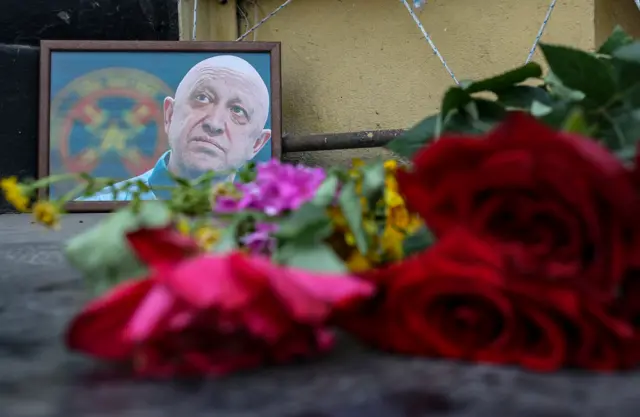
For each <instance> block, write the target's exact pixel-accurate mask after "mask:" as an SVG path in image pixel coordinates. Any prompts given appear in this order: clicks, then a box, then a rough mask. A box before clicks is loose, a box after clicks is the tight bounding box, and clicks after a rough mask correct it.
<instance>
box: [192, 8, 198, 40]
mask: <svg viewBox="0 0 640 417" xmlns="http://www.w3.org/2000/svg"><path fill="white" fill-rule="evenodd" d="M197 27H198V0H193V32H191V40H192V41H195V40H196V28H197Z"/></svg>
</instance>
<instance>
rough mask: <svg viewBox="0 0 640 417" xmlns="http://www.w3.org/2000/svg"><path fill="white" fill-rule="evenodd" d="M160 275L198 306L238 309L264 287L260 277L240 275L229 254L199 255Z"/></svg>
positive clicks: (176, 291)
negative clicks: (248, 281) (234, 269)
mask: <svg viewBox="0 0 640 417" xmlns="http://www.w3.org/2000/svg"><path fill="white" fill-rule="evenodd" d="M255 278H256V279H258V278H260V276H256V277H255ZM158 279H159V280H160V282H162V283H163V284H165V285H166V286H167V287H168V288H169V289H170V291H171V292H172V293H173V294H174V295H175V296H176V297H178V298H180V299H182V300H184V301H185V302H186V303H188V304H189V305H191V306H192V307H194V308H197V309H206V308H211V307H214V306H216V307H219V308H222V309H224V310H236V309H239V308H241V307H242V306H245V305H247V303H249V301H250V300H251V299H252V298H253V297H255V295H256V294H257V293H258V292H259V291H261V290H262V288H264V283H261V282H259V281H258V280H256V281H254V282H251V283H250V284H248V283H247V280H246V279H245V280H240V279H238V277H237V276H235V275H234V271H233V270H232V267H231V263H230V258H229V256H227V255H200V256H198V257H195V258H192V259H188V260H185V261H183V262H182V263H180V265H177V266H176V267H175V268H174V269H173V270H172V271H171V272H170V273H166V274H162V276H159V277H158Z"/></svg>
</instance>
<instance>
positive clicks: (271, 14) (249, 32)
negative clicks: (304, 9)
mask: <svg viewBox="0 0 640 417" xmlns="http://www.w3.org/2000/svg"><path fill="white" fill-rule="evenodd" d="M292 1H293V0H287V1H285V2H284V3H282V4H281V5H280V6H278V7H276V8H275V9H274V10H273V11H272V12H271V13H269V14H268V15H266V16H265V17H264V19H262V20H261V21H259V22H258V23H256V24H255V25H254V26H253V27H252V28H250V29H249V30H247V31H246V32H245V33H243V34H242V35H240V37H239V38H238V39H236V41H241V40H243V39H244V38H246V37H247V36H249V35H250V34H251V33H252V32H253V31H254V30H256V29H258V28H259V27H260V26H262V25H263V24H264V23H265V22H266V21H267V20H269V19H271V18H272V17H273V16H275V15H276V14H277V13H278V12H279V11H280V10H282V9H284V8H285V7H287V6H288V5H289V3H291V2H292Z"/></svg>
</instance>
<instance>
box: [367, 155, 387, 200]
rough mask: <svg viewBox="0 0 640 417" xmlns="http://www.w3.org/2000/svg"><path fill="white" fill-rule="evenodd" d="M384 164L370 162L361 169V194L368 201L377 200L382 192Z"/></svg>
mask: <svg viewBox="0 0 640 417" xmlns="http://www.w3.org/2000/svg"><path fill="white" fill-rule="evenodd" d="M384 178H385V172H384V164H383V163H381V162H379V163H375V164H370V165H367V166H365V167H364V168H363V169H362V195H363V196H364V197H365V198H366V199H367V200H369V201H370V202H374V201H377V200H378V199H380V198H381V197H382V193H383V192H384Z"/></svg>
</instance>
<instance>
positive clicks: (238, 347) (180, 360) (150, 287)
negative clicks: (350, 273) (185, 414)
mask: <svg viewBox="0 0 640 417" xmlns="http://www.w3.org/2000/svg"><path fill="white" fill-rule="evenodd" d="M175 236H177V235H174V234H173V233H172V232H170V231H168V230H166V229H163V230H160V231H153V230H151V231H149V230H144V231H140V232H136V233H134V234H132V235H130V236H129V240H130V243H131V244H132V246H133V247H134V249H135V250H136V252H137V254H138V255H139V256H140V258H141V259H143V260H145V261H146V262H147V264H148V265H149V266H150V268H151V273H150V276H149V277H147V278H145V279H143V280H140V281H135V282H126V283H124V284H121V285H120V286H118V287H116V288H115V289H113V290H112V291H110V292H109V293H108V294H107V295H105V296H103V297H100V298H99V299H97V300H94V301H93V302H91V303H89V305H88V306H87V307H86V308H85V309H84V310H83V311H82V312H81V313H80V314H79V315H78V316H77V317H76V318H75V319H74V320H73V322H72V323H71V325H70V327H69V330H68V333H67V344H68V346H69V347H70V348H71V349H74V350H78V351H81V352H84V353H86V354H89V355H93V356H96V357H98V358H102V359H106V360H112V361H120V362H129V363H131V364H133V365H134V366H135V368H136V370H137V371H138V372H139V373H140V374H143V375H152V376H158V375H159V376H170V375H173V374H183V373H187V374H207V373H212V374H221V373H226V372H230V371H234V370H237V369H243V368H250V367H255V366H259V365H261V364H263V363H280V362H286V361H290V360H292V359H293V358H296V357H301V356H310V355H314V354H316V353H319V352H323V351H325V350H327V349H328V348H329V347H330V346H331V341H332V339H331V335H330V334H329V333H328V332H327V331H326V330H325V328H324V327H323V325H324V322H325V320H326V318H327V316H328V315H329V313H330V312H331V308H332V307H333V305H335V304H337V303H341V302H344V301H345V300H347V299H349V298H350V297H356V296H367V295H369V294H370V293H371V292H372V287H371V285H370V284H368V283H365V282H362V281H360V280H358V279H355V278H350V277H342V276H340V277H335V276H328V275H322V274H315V273H310V272H307V271H299V270H293V269H287V268H281V267H278V266H275V265H273V264H271V263H270V262H269V261H268V260H267V259H262V258H252V257H248V256H245V255H243V254H239V253H235V254H230V255H221V256H215V255H198V256H191V257H185V255H184V252H182V251H181V249H182V248H183V247H184V245H181V244H178V245H176V246H174V247H173V250H171V249H170V248H171V244H168V243H167V242H171V241H172V240H173V239H174V238H176V237H175ZM176 239H177V238H176ZM159 242H164V243H163V244H159ZM154 248H155V249H154Z"/></svg>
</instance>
